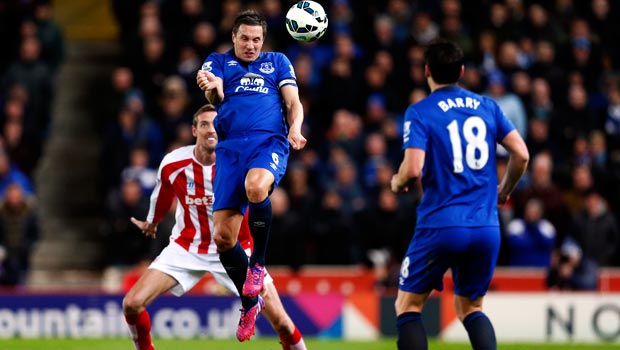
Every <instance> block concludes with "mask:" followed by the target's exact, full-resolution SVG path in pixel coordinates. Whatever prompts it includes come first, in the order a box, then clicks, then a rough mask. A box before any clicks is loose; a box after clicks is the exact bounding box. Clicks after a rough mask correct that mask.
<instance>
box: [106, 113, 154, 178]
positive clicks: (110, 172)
mask: <svg viewBox="0 0 620 350" xmlns="http://www.w3.org/2000/svg"><path fill="white" fill-rule="evenodd" d="M117 118H118V119H117V120H115V121H113V122H112V123H110V125H108V127H107V131H106V134H105V140H106V142H105V144H104V154H103V157H104V159H105V162H103V164H102V167H103V171H104V174H106V176H104V179H107V181H108V185H116V184H118V182H117V181H116V179H119V175H120V173H121V171H122V170H123V169H124V168H125V167H126V166H127V165H128V164H129V151H130V150H131V149H132V148H133V147H135V146H137V145H140V146H146V147H148V153H149V155H150V158H149V159H150V161H151V163H150V166H151V167H153V164H156V163H157V161H159V157H161V154H162V153H163V147H164V146H163V140H162V136H161V131H160V129H159V127H158V126H157V125H156V124H155V123H154V122H152V121H151V120H149V119H148V117H145V116H144V115H142V116H140V115H138V114H136V112H134V111H132V110H131V109H129V108H123V109H121V110H120V111H119V112H118V116H117Z"/></svg>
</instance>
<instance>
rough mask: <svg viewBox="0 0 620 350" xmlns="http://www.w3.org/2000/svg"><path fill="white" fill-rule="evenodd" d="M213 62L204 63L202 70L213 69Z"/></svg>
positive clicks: (208, 70)
mask: <svg viewBox="0 0 620 350" xmlns="http://www.w3.org/2000/svg"><path fill="white" fill-rule="evenodd" d="M211 64H213V61H207V62H205V63H203V64H202V67H201V68H200V69H201V70H206V71H207V72H210V71H211V69H213V67H211Z"/></svg>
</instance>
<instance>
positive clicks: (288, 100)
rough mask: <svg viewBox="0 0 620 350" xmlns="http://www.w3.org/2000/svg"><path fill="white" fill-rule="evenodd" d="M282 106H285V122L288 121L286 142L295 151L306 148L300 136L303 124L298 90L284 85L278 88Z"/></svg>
mask: <svg viewBox="0 0 620 350" xmlns="http://www.w3.org/2000/svg"><path fill="white" fill-rule="evenodd" d="M280 92H281V93H282V98H283V99H284V104H285V105H286V120H287V121H288V125H289V131H288V141H289V142H290V143H291V146H292V147H293V149H295V150H300V149H302V148H304V147H305V146H306V142H308V141H307V140H306V138H305V137H304V136H303V135H302V134H301V126H302V124H303V122H304V108H303V106H302V105H301V101H300V100H299V89H297V87H296V86H293V85H284V86H283V87H281V88H280Z"/></svg>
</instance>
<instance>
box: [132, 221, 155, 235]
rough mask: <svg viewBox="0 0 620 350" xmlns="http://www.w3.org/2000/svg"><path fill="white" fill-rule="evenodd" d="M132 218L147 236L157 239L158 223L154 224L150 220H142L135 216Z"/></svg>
mask: <svg viewBox="0 0 620 350" xmlns="http://www.w3.org/2000/svg"><path fill="white" fill-rule="evenodd" d="M130 220H131V222H132V223H133V224H134V225H136V227H137V228H139V229H140V231H142V233H143V234H144V235H145V236H147V237H151V238H153V239H155V236H156V234H157V224H153V223H150V222H148V221H140V220H138V219H136V218H134V217H133V216H132V217H131V219H130Z"/></svg>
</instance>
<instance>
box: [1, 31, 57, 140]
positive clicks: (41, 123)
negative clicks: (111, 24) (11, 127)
mask: <svg viewBox="0 0 620 350" xmlns="http://www.w3.org/2000/svg"><path fill="white" fill-rule="evenodd" d="M19 52H20V53H19V60H17V61H15V62H13V64H11V66H9V68H8V70H7V72H6V74H5V76H4V84H3V85H4V87H5V88H8V87H10V86H12V85H13V84H15V83H17V84H20V85H21V86H23V87H24V88H25V90H26V92H27V96H28V106H29V108H28V112H27V113H26V115H25V118H24V121H23V123H24V127H25V128H26V131H27V133H28V135H32V136H33V139H32V142H35V143H39V142H42V141H43V139H45V138H46V136H47V132H48V126H49V121H50V106H51V102H52V72H51V70H50V69H49V67H48V66H47V65H46V64H45V63H43V61H41V43H40V41H39V39H37V38H35V37H28V38H24V40H23V41H22V43H21V45H20V51H19Z"/></svg>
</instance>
